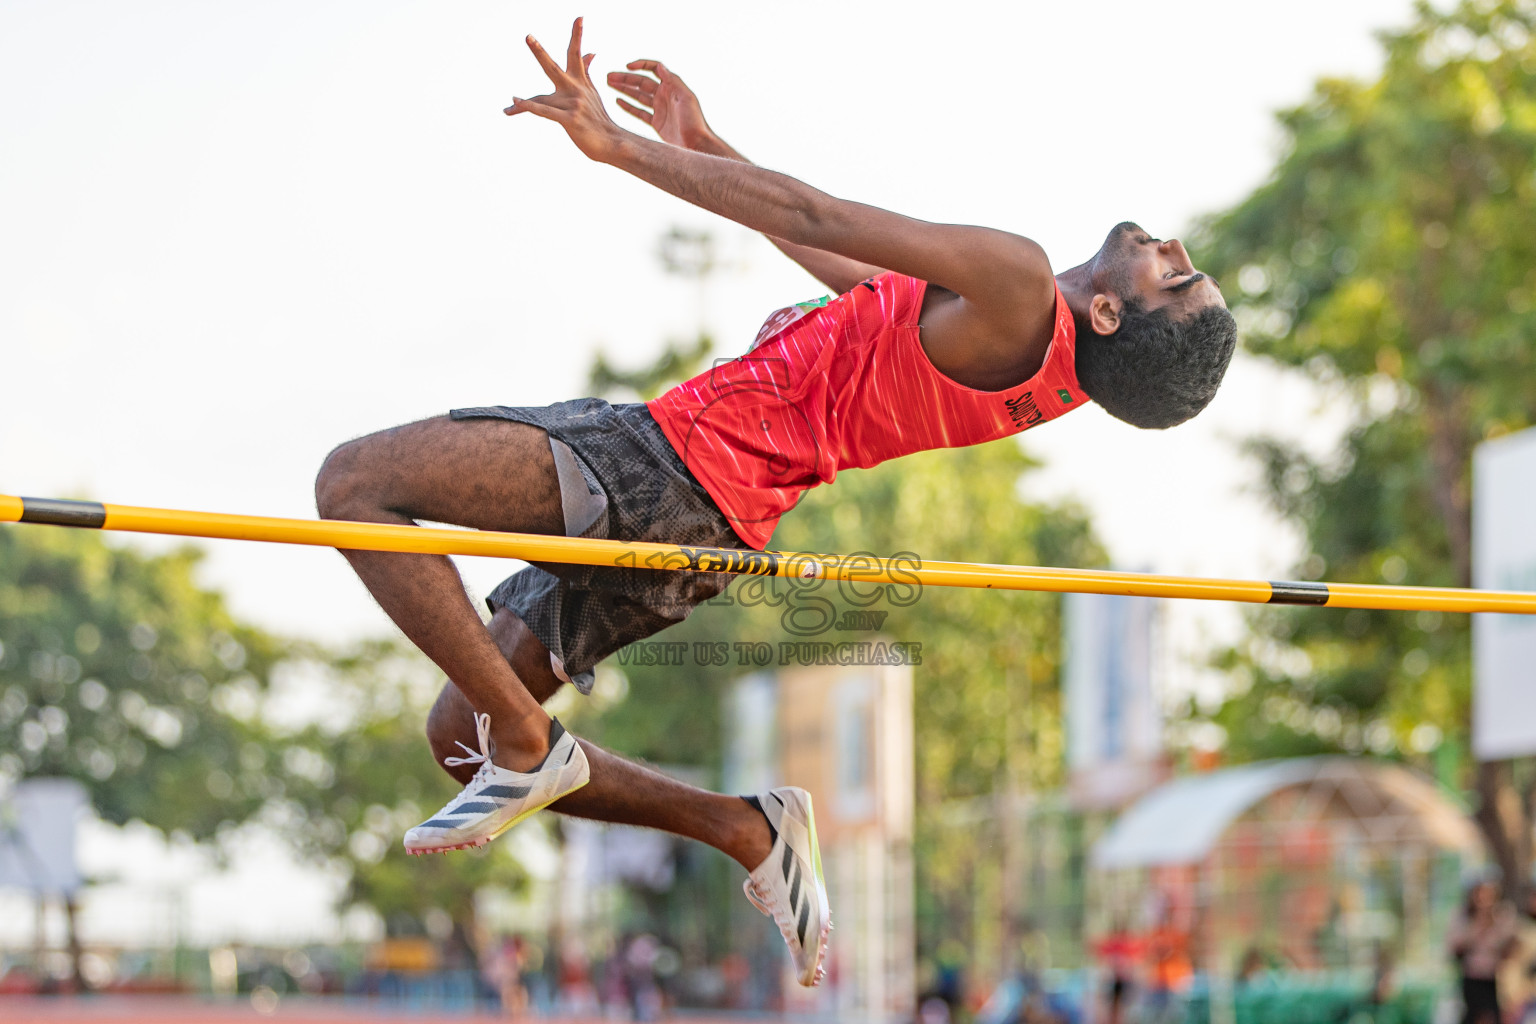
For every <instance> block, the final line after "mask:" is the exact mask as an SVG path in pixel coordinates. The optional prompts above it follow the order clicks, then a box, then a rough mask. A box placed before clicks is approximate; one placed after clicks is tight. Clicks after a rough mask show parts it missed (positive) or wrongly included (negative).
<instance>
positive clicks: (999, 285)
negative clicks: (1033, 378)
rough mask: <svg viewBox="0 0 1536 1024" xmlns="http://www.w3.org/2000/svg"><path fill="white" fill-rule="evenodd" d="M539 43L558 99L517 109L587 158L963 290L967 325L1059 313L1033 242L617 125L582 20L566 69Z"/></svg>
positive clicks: (704, 203)
mask: <svg viewBox="0 0 1536 1024" xmlns="http://www.w3.org/2000/svg"><path fill="white" fill-rule="evenodd" d="M528 45H529V48H530V49H531V50H532V51H533V54H534V57H535V58H536V59H537V60H538V61H539V64H540V65H541V66H542V67H543V69H544V71H545V73H546V74H547V75H549V77H550V80H551V81H552V82H554V84H555V91H554V92H553V93H550V94H547V95H544V96H536V97H532V98H530V99H518V100H515V101H514V102H513V104H512V106H510V107H508V108H507V111H506V112H507V113H508V114H519V113H531V114H535V115H537V116H539V117H543V118H547V119H549V120H552V121H555V122H557V123H559V124H560V126H561V127H562V128H564V129H565V131H566V134H567V135H569V136H570V138H571V141H572V142H573V143H575V145H576V147H577V148H578V149H580V150H581V151H582V153H583V154H585V155H586V156H587V157H588V158H589V159H592V160H595V161H598V162H600V163H607V164H612V165H613V166H615V167H618V168H620V169H621V170H624V171H628V172H629V173H630V174H633V175H635V176H636V177H638V178H640V179H641V180H642V181H645V182H648V183H649V184H652V185H655V186H656V187H658V188H660V189H662V190H664V191H666V192H669V193H671V194H672V195H675V196H677V197H678V198H680V199H684V200H686V201H688V202H690V203H693V204H694V205H696V206H699V207H702V208H703V209H706V210H709V211H711V212H712V213H717V214H719V215H721V216H723V217H726V218H728V219H730V220H733V221H735V222H736V223H738V224H742V225H744V226H746V227H749V228H752V229H754V230H757V231H761V232H763V233H764V234H767V235H770V236H774V237H778V238H783V239H785V240H787V241H789V242H792V243H795V244H797V245H803V246H808V247H810V248H812V249H823V250H826V251H828V252H833V253H836V254H838V255H840V256H845V257H847V258H849V259H852V260H856V261H859V262H861V263H866V264H870V265H872V266H875V267H889V268H890V269H892V270H896V271H899V272H901V273H903V274H909V275H911V276H913V277H917V278H921V279H922V280H925V281H929V282H932V283H934V284H937V285H940V286H941V287H944V288H947V289H948V290H950V291H952V292H955V293H956V294H958V295H959V296H960V297H961V299H962V300H964V303H963V306H964V308H963V310H957V311H956V312H957V313H959V317H958V319H962V320H965V321H969V322H970V323H971V324H972V326H973V328H984V329H986V330H987V331H988V332H991V333H995V334H996V335H997V336H999V337H1014V336H1016V334H1017V332H1018V330H1019V326H1020V323H1021V322H1023V321H1026V320H1030V319H1035V318H1038V317H1039V316H1040V315H1041V313H1042V312H1045V313H1046V315H1047V316H1048V315H1049V309H1050V308H1051V306H1050V304H1051V302H1052V301H1053V295H1054V282H1053V279H1052V276H1051V270H1050V264H1049V262H1048V261H1047V260H1046V258H1045V253H1044V252H1043V251H1042V250H1041V249H1040V247H1039V246H1038V245H1037V244H1035V243H1034V242H1032V241H1030V240H1029V239H1027V238H1023V237H1021V236H1018V235H1013V234H1009V233H1007V232H1004V231H995V230H992V229H989V228H980V227H968V226H962V225H952V224H932V223H929V222H927V221H922V220H917V219H915V218H911V217H904V216H901V215H900V214H896V213H891V212H890V211H888V210H881V209H878V208H876V207H872V206H865V205H863V204H861V203H854V202H849V201H847V200H842V199H836V198H834V197H832V196H829V195H827V194H826V193H824V192H821V191H819V190H817V189H814V188H812V187H810V186H809V185H806V184H805V183H803V182H801V181H797V180H796V179H794V178H791V177H789V176H788V175H784V174H779V173H778V172H776V171H770V170H767V169H765V168H761V167H756V166H753V165H751V164H745V163H738V162H736V161H734V160H728V159H724V158H721V157H715V156H710V155H708V154H704V153H695V152H691V151H688V150H683V149H679V148H677V147H675V146H669V145H667V144H665V143H661V142H655V141H652V140H650V139H644V138H641V137H640V136H638V135H635V134H634V133H633V132H628V131H625V130H624V129H622V128H620V127H619V126H618V125H616V124H615V123H614V122H613V120H612V119H611V118H610V117H609V116H608V114H607V112H606V111H605V110H604V109H603V104H602V99H601V97H600V96H599V95H598V93H597V89H596V87H595V86H593V84H592V79H591V77H590V75H589V74H588V64H589V63H590V62H591V59H592V58H591V55H587V56H585V57H583V56H582V54H581V19H579V18H578V19H577V21H576V24H575V26H574V27H573V29H572V32H571V42H570V47H569V49H568V52H567V59H566V67H565V68H564V69H562V68H561V67H560V66H559V65H558V64H556V63H555V61H554V60H553V59H552V58H551V57H550V56H549V54H548V53H546V52H545V51H544V48H543V47H542V46H540V45H539V43H538V42H537V40H535V39H533V38H532V37H531V36H530V37H529V39H528Z"/></svg>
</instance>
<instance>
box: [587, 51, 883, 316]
mask: <svg viewBox="0 0 1536 1024" xmlns="http://www.w3.org/2000/svg"><path fill="white" fill-rule="evenodd" d="M625 67H626V68H628V69H629V70H628V71H613V72H609V74H608V85H609V86H610V87H611V88H613V89H614V90H616V91H617V92H619V93H621V94H622V96H621V98H620V99H619V106H621V107H623V108H624V109H625V110H627V111H628V112H629V113H631V114H633V115H634V116H635V117H637V118H639V119H640V120H642V121H644V122H645V123H646V124H648V125H650V126H651V128H652V129H653V130H654V131H655V132H656V134H657V135H658V136H659V137H660V138H661V141H663V142H665V143H668V144H669V145H673V146H678V147H681V148H683V149H691V150H693V151H694V152H696V153H708V154H710V155H711V156H721V157H725V158H726V159H727V160H736V161H738V162H740V163H744V164H750V163H751V162H752V161H751V160H748V159H747V158H746V157H745V156H742V154H741V153H740V152H739V151H738V150H737V149H736V148H735V147H734V146H732V145H731V144H730V143H728V142H726V141H725V140H724V139H722V138H721V137H720V136H719V134H718V133H716V132H715V130H714V129H713V128H711V127H710V124H709V121H708V120H706V119H705V117H704V108H703V106H702V105H701V104H700V103H699V98H698V96H696V95H694V92H693V90H692V89H690V88H689V87H688V83H686V82H684V81H683V80H682V79H681V78H679V77H678V76H677V75H676V74H675V73H673V72H672V71H671V70H670V69H669V68H668V67H667V66H666V65H665V64H663V63H661V61H659V60H632V61H630V62H629V63H628V64H626V65H625ZM638 71H649V72H650V73H651V74H652V75H655V76H656V77H655V78H651V77H649V76H647V75H642V74H635V72H638ZM623 96H628V97H629V99H630V100H633V101H634V102H629V101H628V100H625V99H623V98H622V97H623ZM764 237H766V238H767V239H768V241H770V242H772V243H773V244H774V245H775V246H777V247H778V249H779V251H780V252H782V253H783V254H784V255H786V256H788V257H789V258H790V259H792V260H794V261H795V262H796V263H798V264H799V265H800V266H801V267H802V268H804V269H805V270H806V272H807V273H809V274H810V275H811V276H812V277H814V278H816V280H818V281H820V282H821V283H822V284H824V285H826V286H827V287H828V288H830V289H832V290H833V291H834V292H837V293H839V294H841V293H842V292H846V291H847V290H848V289H850V288H852V287H854V286H855V285H857V284H858V283H859V282H860V281H867V280H868V279H869V278H871V277H874V276H876V275H877V274H883V273H885V268H884V267H877V266H874V265H872V264H869V263H860V262H859V261H858V260H851V259H849V258H848V257H846V256H839V255H838V254H837V253H835V252H827V251H826V250H824V249H812V248H810V247H809V246H805V245H797V244H795V243H794V242H791V241H789V240H788V239H784V238H776V237H774V236H773V235H766V236H764Z"/></svg>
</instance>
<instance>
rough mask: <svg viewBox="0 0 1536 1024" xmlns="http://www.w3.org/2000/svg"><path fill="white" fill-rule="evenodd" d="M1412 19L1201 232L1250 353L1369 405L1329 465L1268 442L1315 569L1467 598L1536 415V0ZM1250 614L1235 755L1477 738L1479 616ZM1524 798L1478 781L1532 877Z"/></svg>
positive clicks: (1230, 662) (1419, 752)
mask: <svg viewBox="0 0 1536 1024" xmlns="http://www.w3.org/2000/svg"><path fill="white" fill-rule="evenodd" d="M1416 10H1417V13H1416V18H1415V21H1414V23H1413V24H1412V25H1411V26H1409V27H1408V28H1406V29H1404V30H1402V31H1399V32H1393V33H1388V34H1384V35H1383V36H1382V41H1383V45H1384V49H1385V58H1386V59H1385V66H1384V70H1383V72H1382V74H1381V76H1380V77H1379V78H1378V79H1377V80H1375V81H1372V82H1354V81H1343V80H1337V79H1327V80H1324V81H1321V82H1319V83H1318V84H1317V86H1316V89H1315V92H1314V94H1313V96H1312V97H1311V99H1309V100H1308V101H1307V102H1306V103H1304V104H1303V105H1301V106H1299V107H1297V108H1295V109H1292V110H1289V111H1286V112H1284V113H1283V114H1281V115H1280V124H1281V127H1282V129H1283V131H1284V135H1285V141H1286V146H1285V152H1284V155H1283V157H1282V158H1281V159H1280V161H1279V164H1278V166H1277V167H1276V169H1275V171H1274V174H1273V175H1272V177H1271V179H1270V180H1269V181H1268V182H1267V183H1266V184H1265V185H1264V186H1263V187H1261V188H1260V189H1258V190H1257V191H1255V192H1254V193H1253V194H1252V195H1251V196H1250V197H1248V198H1247V199H1246V200H1244V201H1243V202H1242V203H1240V204H1239V205H1238V206H1236V207H1235V208H1233V209H1231V210H1229V211H1227V212H1226V213H1223V214H1221V215H1219V216H1216V217H1213V218H1211V219H1210V220H1208V221H1207V222H1206V223H1205V224H1203V225H1202V228H1201V231H1200V232H1199V234H1200V236H1201V238H1200V241H1201V242H1202V244H1201V246H1200V249H1201V250H1202V251H1201V252H1200V253H1199V254H1198V255H1199V256H1200V257H1201V258H1202V260H1203V261H1204V263H1205V264H1206V265H1207V266H1208V267H1209V268H1210V269H1211V270H1212V272H1214V273H1215V274H1217V275H1218V276H1219V277H1221V278H1223V279H1224V280H1225V281H1226V282H1227V285H1228V287H1227V294H1228V295H1229V296H1230V297H1232V298H1233V299H1234V300H1235V301H1234V303H1233V304H1234V313H1235V314H1236V316H1237V317H1238V323H1239V326H1240V328H1241V331H1242V335H1243V337H1244V338H1245V341H1246V344H1247V345H1248V346H1249V347H1250V348H1251V349H1252V350H1253V351H1255V352H1257V353H1260V354H1262V355H1265V356H1268V357H1270V358H1271V359H1274V360H1276V361H1278V362H1280V363H1282V364H1285V365H1288V366H1292V367H1297V368H1299V369H1300V370H1301V371H1303V372H1305V373H1307V374H1309V375H1310V376H1311V377H1313V378H1314V379H1315V380H1317V381H1319V382H1320V383H1322V384H1323V385H1324V386H1325V388H1326V389H1327V391H1328V393H1330V394H1335V395H1340V396H1342V397H1341V399H1340V400H1341V401H1344V402H1347V403H1348V404H1349V406H1350V409H1351V412H1352V413H1353V418H1354V426H1353V427H1352V428H1351V429H1350V430H1349V432H1348V433H1347V435H1346V436H1345V437H1344V439H1343V442H1342V445H1341V448H1340V450H1339V452H1338V453H1337V454H1336V456H1335V457H1333V458H1332V459H1327V460H1317V459H1313V458H1310V457H1308V456H1307V455H1306V454H1304V453H1303V452H1301V451H1299V450H1297V449H1294V448H1291V447H1288V446H1286V445H1284V444H1282V443H1280V442H1278V441H1275V440H1273V439H1258V440H1256V441H1254V442H1252V443H1251V445H1250V448H1251V451H1252V452H1253V453H1254V455H1255V456H1256V457H1257V458H1258V459H1260V460H1261V463H1262V465H1263V466H1264V469H1265V474H1266V475H1265V480H1266V489H1267V493H1268V495H1269V497H1270V499H1271V501H1272V502H1273V504H1274V506H1275V508H1276V509H1277V510H1278V511H1279V512H1280V513H1281V514H1282V515H1284V516H1285V517H1286V518H1287V519H1289V520H1290V521H1292V522H1293V523H1295V524H1296V525H1297V526H1299V527H1300V528H1301V531H1302V533H1303V535H1304V537H1305V540H1306V545H1307V551H1308V554H1307V557H1306V559H1305V561H1304V562H1303V563H1302V565H1301V566H1300V567H1299V574H1300V575H1302V576H1304V577H1309V578H1324V577H1326V578H1330V579H1339V580H1350V581H1358V582H1376V581H1385V582H1394V583H1395V582H1407V583H1413V584H1426V585H1434V584H1449V585H1460V586H1467V585H1469V584H1470V582H1471V516H1470V501H1471V486H1470V484H1471V480H1470V477H1471V454H1472V449H1473V447H1474V446H1475V445H1476V444H1477V443H1478V442H1479V441H1481V440H1484V439H1486V438H1492V437H1497V436H1499V435H1501V434H1504V433H1507V432H1509V431H1512V430H1516V429H1520V428H1523V427H1525V426H1528V425H1529V424H1530V423H1531V422H1532V420H1533V417H1536V392H1533V391H1532V389H1531V388H1530V386H1529V380H1530V376H1531V373H1532V370H1533V364H1536V349H1533V346H1532V341H1533V338H1536V259H1533V257H1536V160H1533V157H1536V38H1533V29H1536V4H1532V3H1531V2H1530V0H1497V2H1492V0H1469V2H1463V3H1461V4H1460V5H1458V6H1457V7H1456V8H1455V9H1454V10H1451V11H1449V12H1443V13H1442V12H1438V11H1436V10H1434V9H1433V8H1431V7H1430V6H1429V5H1427V4H1420V5H1419V6H1418V7H1417V9H1416ZM1233 284H1235V285H1236V286H1237V287H1236V288H1233V287H1232V285H1233ZM1252 624H1253V637H1252V639H1251V640H1250V641H1249V642H1247V643H1245V644H1244V645H1242V646H1240V647H1239V648H1238V649H1237V650H1234V651H1232V652H1230V653H1229V655H1228V656H1227V657H1226V659H1225V663H1226V664H1227V666H1228V667H1229V668H1230V669H1231V670H1232V671H1233V673H1234V677H1235V678H1236V679H1237V681H1238V682H1239V684H1240V685H1239V691H1238V692H1237V693H1236V694H1235V695H1234V696H1233V697H1232V699H1231V700H1229V701H1228V702H1227V703H1226V705H1225V706H1224V707H1223V708H1222V709H1221V710H1220V711H1219V712H1218V713H1217V715H1216V720H1217V721H1219V722H1220V723H1221V724H1223V725H1224V726H1226V728H1227V731H1228V735H1229V737H1230V745H1231V750H1232V752H1233V753H1234V754H1235V755H1237V756H1241V757H1261V756H1270V755H1276V754H1287V753H1300V752H1312V751H1322V750H1345V751H1359V750H1362V749H1371V750H1373V751H1375V752H1377V753H1383V754H1387V753H1392V754H1395V755H1396V756H1402V757H1408V758H1421V757H1423V756H1424V755H1425V754H1426V752H1427V751H1428V750H1429V749H1430V748H1431V747H1433V746H1434V745H1435V744H1436V742H1437V741H1438V736H1440V735H1449V736H1450V737H1451V738H1452V739H1453V740H1455V741H1456V742H1457V743H1458V744H1459V743H1464V742H1465V738H1466V733H1467V729H1468V708H1469V700H1470V667H1469V643H1470V641H1469V635H1468V634H1469V629H1468V622H1467V620H1466V618H1465V617H1458V616H1440V615H1436V614H1433V613H1421V614H1409V613H1385V612H1345V613H1340V612H1336V611H1327V610H1308V611H1272V612H1271V611H1266V612H1260V613H1258V614H1256V615H1255V616H1253V617H1252ZM1507 785H1508V776H1507V773H1504V772H1503V770H1502V769H1501V768H1499V767H1498V766H1483V767H1482V768H1480V770H1479V776H1478V788H1479V791H1480V797H1481V808H1480V811H1479V820H1480V822H1481V823H1482V824H1483V827H1484V831H1485V832H1486V833H1487V834H1488V836H1489V838H1490V840H1491V842H1492V844H1493V846H1494V848H1495V852H1496V853H1497V854H1498V856H1499V859H1500V860H1501V862H1502V863H1503V865H1504V867H1505V869H1506V874H1507V877H1510V878H1512V879H1513V878H1515V877H1520V876H1523V874H1524V865H1523V864H1522V863H1520V861H1522V860H1523V859H1524V858H1525V857H1526V856H1527V855H1528V852H1529V851H1528V849H1526V847H1527V846H1528V840H1527V839H1525V838H1522V836H1528V834H1529V831H1530V829H1529V824H1528V811H1522V812H1520V813H1518V814H1516V815H1515V817H1513V818H1511V817H1509V816H1508V814H1505V813H1503V812H1500V811H1497V810H1495V806H1496V805H1498V804H1501V803H1502V804H1503V805H1505V806H1506V807H1507V806H1508V805H1510V801H1507V800H1501V799H1500V793H1501V792H1502V791H1503V790H1504V789H1505V788H1507ZM1530 796H1531V794H1530V793H1529V792H1528V793H1527V794H1525V801H1524V803H1525V806H1526V808H1528V807H1529V805H1530ZM1513 804H1514V806H1515V807H1516V808H1517V809H1518V808H1519V805H1520V801H1518V800H1516V801H1514V802H1513ZM1501 814H1503V816H1502V817H1501Z"/></svg>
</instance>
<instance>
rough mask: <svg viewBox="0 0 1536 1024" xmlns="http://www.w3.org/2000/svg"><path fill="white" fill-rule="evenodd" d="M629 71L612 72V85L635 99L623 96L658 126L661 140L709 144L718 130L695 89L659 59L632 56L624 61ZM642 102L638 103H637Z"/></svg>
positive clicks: (642, 117) (630, 109)
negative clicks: (634, 57) (705, 115)
mask: <svg viewBox="0 0 1536 1024" xmlns="http://www.w3.org/2000/svg"><path fill="white" fill-rule="evenodd" d="M624 66H625V67H627V68H628V69H629V72H635V71H649V72H650V73H651V75H654V76H655V77H654V78H652V77H651V76H650V75H637V74H631V73H629V72H624V71H610V72H608V85H609V86H610V87H611V88H612V89H613V90H614V91H615V92H618V93H620V94H622V95H623V96H628V97H629V98H630V99H631V100H634V101H635V102H634V103H630V102H628V101H627V100H624V99H622V98H621V99H620V100H619V106H621V107H623V108H624V109H625V110H626V111H628V112H629V113H631V114H633V115H635V116H636V117H638V118H639V119H640V120H642V121H644V122H645V123H646V124H648V125H650V126H651V127H652V128H653V129H655V131H656V134H657V135H659V136H660V137H661V141H663V142H670V143H671V144H672V145H674V146H681V147H682V148H683V149H702V148H707V145H708V143H709V142H711V141H713V140H714V137H715V133H714V132H713V131H712V130H711V129H710V127H709V122H707V121H705V120H704V110H703V108H702V107H700V106H699V98H698V97H697V96H695V95H694V94H693V90H692V89H690V88H688V86H687V85H686V84H685V83H684V82H683V80H682V79H681V78H678V77H677V76H676V75H674V74H673V73H672V72H671V71H668V70H667V66H666V65H665V64H663V63H662V62H661V61H659V60H632V61H630V62H629V63H628V64H626V65H624ZM637 104H638V106H637Z"/></svg>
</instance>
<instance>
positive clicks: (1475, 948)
mask: <svg viewBox="0 0 1536 1024" xmlns="http://www.w3.org/2000/svg"><path fill="white" fill-rule="evenodd" d="M1515 943H1516V935H1515V909H1514V907H1513V906H1512V905H1511V904H1510V903H1509V902H1508V901H1506V900H1503V899H1501V898H1500V897H1499V887H1498V885H1497V884H1496V883H1494V882H1491V881H1487V880H1484V881H1479V882H1474V883H1473V884H1472V885H1471V886H1470V887H1468V889H1467V899H1466V904H1465V906H1464V907H1463V908H1462V911H1461V914H1460V916H1459V917H1458V918H1457V920H1456V922H1455V923H1454V924H1453V925H1452V926H1451V931H1450V934H1449V935H1448V936H1447V939H1446V944H1447V946H1448V947H1449V949H1450V954H1451V958H1452V959H1453V960H1455V962H1456V969H1457V972H1458V973H1459V974H1460V975H1461V998H1462V1004H1463V1006H1464V1007H1465V1009H1464V1011H1463V1013H1462V1017H1461V1021H1462V1024H1501V1022H1502V1021H1503V1019H1504V1018H1503V1014H1502V1012H1501V1011H1500V1009H1499V983H1498V973H1499V968H1500V967H1501V966H1503V964H1504V961H1505V960H1507V959H1508V958H1509V957H1510V955H1511V954H1512V953H1513V952H1514V951H1515Z"/></svg>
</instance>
